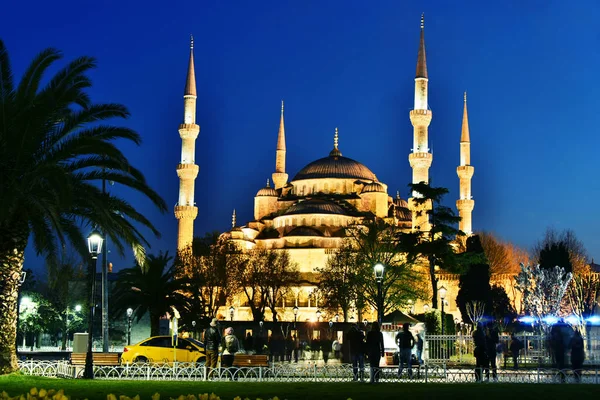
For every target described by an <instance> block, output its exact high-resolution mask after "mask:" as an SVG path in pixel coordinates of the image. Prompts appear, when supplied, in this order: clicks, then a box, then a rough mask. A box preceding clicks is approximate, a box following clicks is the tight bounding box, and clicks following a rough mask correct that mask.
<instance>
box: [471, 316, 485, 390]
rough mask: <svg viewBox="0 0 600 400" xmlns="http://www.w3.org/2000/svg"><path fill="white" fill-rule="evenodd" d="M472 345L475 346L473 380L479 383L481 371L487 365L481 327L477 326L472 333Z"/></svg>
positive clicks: (483, 335) (483, 334)
mask: <svg viewBox="0 0 600 400" xmlns="http://www.w3.org/2000/svg"><path fill="white" fill-rule="evenodd" d="M473 344H474V345H475V351H474V352H473V353H474V354H473V355H474V356H475V380H476V381H477V382H481V377H482V372H483V369H484V368H486V366H487V365H488V362H487V355H486V351H485V333H484V332H483V326H482V325H481V324H477V328H476V329H475V330H474V331H473Z"/></svg>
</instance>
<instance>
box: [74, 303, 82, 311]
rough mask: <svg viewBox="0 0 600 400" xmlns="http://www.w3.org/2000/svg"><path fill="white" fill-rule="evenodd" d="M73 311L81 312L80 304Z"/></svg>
mask: <svg viewBox="0 0 600 400" xmlns="http://www.w3.org/2000/svg"><path fill="white" fill-rule="evenodd" d="M75 311H77V312H79V311H81V305H80V304H77V305H76V306H75Z"/></svg>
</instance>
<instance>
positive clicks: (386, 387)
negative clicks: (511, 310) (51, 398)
mask: <svg viewBox="0 0 600 400" xmlns="http://www.w3.org/2000/svg"><path fill="white" fill-rule="evenodd" d="M33 387H36V388H38V389H41V388H44V389H56V390H59V389H64V390H65V394H66V395H68V396H70V397H71V399H86V398H87V399H89V400H96V399H102V400H105V399H106V395H107V394H109V393H112V394H115V395H117V398H118V396H119V395H126V396H129V397H133V396H135V395H137V394H139V395H140V398H141V400H145V399H148V400H149V399H150V396H151V395H153V394H154V393H157V392H158V393H160V394H161V399H169V398H171V397H178V396H179V395H182V394H183V395H187V394H195V395H198V394H201V393H213V392H214V393H215V394H217V395H218V396H220V397H221V399H223V400H232V399H233V398H234V397H236V396H240V397H241V398H242V399H243V398H245V397H249V398H250V399H252V400H254V399H256V398H259V397H260V398H262V399H265V400H266V399H268V398H271V397H274V396H278V397H279V398H280V399H282V400H283V399H288V400H296V399H311V400H317V399H343V400H346V399H348V398H352V399H353V400H359V399H369V400H370V399H375V398H378V399H386V398H399V397H402V398H405V399H410V400H414V399H444V400H446V399H463V400H464V399H469V398H470V399H485V400H494V399H501V400H507V399H512V398H514V397H515V396H518V398H521V399H534V398H543V399H544V400H547V399H567V398H570V399H573V398H588V399H593V398H597V397H598V396H599V395H600V385H566V384H565V385H536V384H491V383H490V384H475V383H467V384H431V383H427V384H425V383H416V384H410V383H385V384H378V385H369V384H366V383H354V382H352V383H351V382H347V383H308V382H298V383H283V382H276V383H271V382H269V383H266V382H262V383H261V382H256V383H254V382H253V383H247V382H244V383H238V382H184V381H178V382H173V381H168V382H167V381H164V382H157V381H107V380H94V381H86V380H82V379H75V380H72V379H55V378H42V377H33V376H25V375H20V374H12V375H5V376H0V391H3V390H4V391H6V392H7V393H8V394H9V395H10V396H16V395H20V394H23V393H26V392H28V391H29V389H30V388H33Z"/></svg>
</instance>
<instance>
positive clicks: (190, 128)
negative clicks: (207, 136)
mask: <svg viewBox="0 0 600 400" xmlns="http://www.w3.org/2000/svg"><path fill="white" fill-rule="evenodd" d="M198 133H200V126H199V125H197V124H181V125H179V136H180V137H181V139H196V138H197V137H198Z"/></svg>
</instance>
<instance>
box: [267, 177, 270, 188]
mask: <svg viewBox="0 0 600 400" xmlns="http://www.w3.org/2000/svg"><path fill="white" fill-rule="evenodd" d="M270 183H271V182H269V178H267V187H271V185H270Z"/></svg>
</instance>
